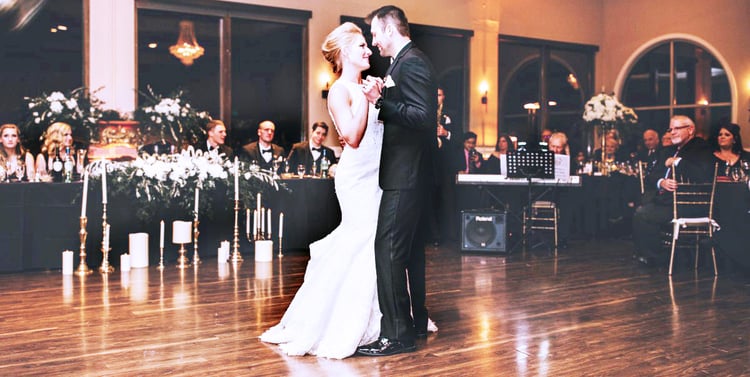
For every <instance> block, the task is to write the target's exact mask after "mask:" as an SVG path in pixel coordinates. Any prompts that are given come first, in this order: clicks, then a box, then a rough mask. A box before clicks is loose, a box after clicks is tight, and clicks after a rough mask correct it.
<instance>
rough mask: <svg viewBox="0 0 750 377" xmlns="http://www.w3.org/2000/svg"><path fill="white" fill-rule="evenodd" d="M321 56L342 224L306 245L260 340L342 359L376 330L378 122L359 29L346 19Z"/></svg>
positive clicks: (372, 337)
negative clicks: (295, 283)
mask: <svg viewBox="0 0 750 377" xmlns="http://www.w3.org/2000/svg"><path fill="white" fill-rule="evenodd" d="M322 48H323V55H324V56H325V58H326V60H327V61H328V62H330V63H331V65H332V66H333V71H334V73H336V74H337V75H339V77H338V79H337V80H336V82H335V83H334V84H333V85H332V86H331V89H330V92H329V94H328V111H329V113H330V115H331V117H332V118H333V122H334V124H335V125H336V130H337V131H338V134H339V136H340V137H341V138H342V139H343V140H344V142H345V143H346V145H345V146H344V150H343V152H342V153H341V158H340V159H339V164H338V167H337V168H336V178H335V187H336V196H337V197H338V201H339V205H340V207H341V224H339V226H338V227H337V228H336V229H334V230H333V231H332V232H331V233H330V234H329V235H327V236H326V237H325V238H323V239H321V240H318V241H316V242H314V243H312V244H311V245H310V261H309V263H308V265H307V270H306V271H305V279H304V282H303V284H302V286H301V287H300V289H299V290H298V291H297V294H296V295H295V297H294V299H293V300H292V302H291V304H290V305H289V308H288V309H287V311H286V313H285V314H284V316H283V317H282V318H281V321H280V322H279V324H277V325H276V326H274V327H272V328H270V329H269V330H267V331H266V332H264V333H263V335H261V337H260V340H261V341H263V342H268V343H277V344H279V345H280V347H281V350H282V351H283V352H285V353H287V354H289V355H304V354H312V355H317V356H321V357H329V358H336V359H341V358H344V357H347V356H350V355H352V354H353V353H354V352H355V351H356V349H357V346H360V345H363V344H368V343H370V342H372V341H374V340H376V339H378V335H379V333H380V316H381V314H380V310H379V308H378V301H377V300H378V298H377V286H376V277H375V253H374V242H375V228H376V225H377V219H378V207H379V204H380V196H381V194H382V191H381V190H380V187H379V186H378V171H379V165H380V149H381V144H382V139H383V124H382V123H381V122H379V121H378V120H377V118H378V114H377V110H376V109H375V108H374V106H372V105H370V104H369V102H367V100H366V98H365V95H364V92H363V88H364V90H367V88H368V86H369V85H373V84H372V83H369V82H362V80H361V73H362V71H364V70H366V69H368V68H369V67H370V63H369V59H368V58H369V57H370V55H371V54H372V51H370V49H369V48H368V47H367V42H366V41H365V38H364V37H363V35H362V30H361V29H360V28H359V27H357V26H356V25H354V24H353V23H350V22H347V23H344V24H342V25H340V26H339V27H337V28H336V29H334V30H333V31H332V32H331V33H330V34H329V35H328V36H327V37H326V40H325V42H323V47H322Z"/></svg>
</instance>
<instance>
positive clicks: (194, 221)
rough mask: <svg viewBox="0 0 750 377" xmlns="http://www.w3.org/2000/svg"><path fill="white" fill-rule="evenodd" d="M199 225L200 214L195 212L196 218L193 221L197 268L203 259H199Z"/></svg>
mask: <svg viewBox="0 0 750 377" xmlns="http://www.w3.org/2000/svg"><path fill="white" fill-rule="evenodd" d="M198 224H200V221H198V212H195V218H194V219H193V264H195V265H196V266H197V265H198V263H201V259H200V258H199V257H198V235H199V234H200V232H199V231H198Z"/></svg>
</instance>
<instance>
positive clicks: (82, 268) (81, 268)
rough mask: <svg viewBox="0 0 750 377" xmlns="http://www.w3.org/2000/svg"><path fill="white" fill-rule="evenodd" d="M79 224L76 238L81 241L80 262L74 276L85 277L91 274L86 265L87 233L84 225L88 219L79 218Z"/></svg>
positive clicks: (84, 217)
mask: <svg viewBox="0 0 750 377" xmlns="http://www.w3.org/2000/svg"><path fill="white" fill-rule="evenodd" d="M80 224H81V230H80V231H78V237H79V238H80V239H81V247H80V251H79V252H78V255H79V256H80V258H81V262H80V263H78V270H77V271H76V274H77V275H78V276H85V275H88V274H90V273H92V272H93V271H92V270H91V269H90V268H89V266H88V265H87V264H86V237H87V236H88V232H86V224H88V219H87V218H86V216H81V218H80Z"/></svg>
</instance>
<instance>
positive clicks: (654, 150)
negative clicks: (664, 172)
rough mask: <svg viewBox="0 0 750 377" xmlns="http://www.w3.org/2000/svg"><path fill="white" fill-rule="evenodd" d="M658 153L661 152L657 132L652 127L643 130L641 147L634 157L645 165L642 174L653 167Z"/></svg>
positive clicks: (648, 171)
mask: <svg viewBox="0 0 750 377" xmlns="http://www.w3.org/2000/svg"><path fill="white" fill-rule="evenodd" d="M659 153H661V143H660V140H659V133H658V132H656V131H654V130H652V129H647V130H646V131H643V143H642V148H641V149H640V151H638V154H637V156H636V159H637V161H639V162H641V163H643V164H644V165H645V169H644V171H643V174H644V175H648V173H650V172H651V170H652V169H653V168H654V165H655V164H656V161H657V160H658V159H659Z"/></svg>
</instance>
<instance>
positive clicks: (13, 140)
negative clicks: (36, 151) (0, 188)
mask: <svg viewBox="0 0 750 377" xmlns="http://www.w3.org/2000/svg"><path fill="white" fill-rule="evenodd" d="M20 137H21V130H20V129H19V128H18V126H16V125H15V124H12V123H7V124H3V125H2V126H0V138H2V144H3V147H2V148H0V169H2V170H3V172H4V174H3V175H4V178H5V179H6V180H10V179H11V177H14V178H15V179H17V180H19V181H22V180H23V179H24V176H27V177H34V156H32V155H31V153H29V152H27V151H26V149H25V148H24V147H23V146H21V142H20V140H19V139H20ZM29 180H31V179H29Z"/></svg>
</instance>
